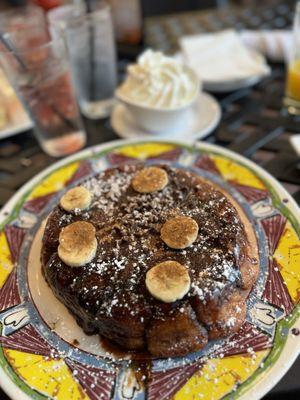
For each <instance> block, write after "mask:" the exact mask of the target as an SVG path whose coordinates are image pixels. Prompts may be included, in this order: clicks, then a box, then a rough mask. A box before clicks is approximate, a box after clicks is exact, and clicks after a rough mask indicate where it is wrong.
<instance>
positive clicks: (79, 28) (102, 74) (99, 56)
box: [50, 2, 117, 119]
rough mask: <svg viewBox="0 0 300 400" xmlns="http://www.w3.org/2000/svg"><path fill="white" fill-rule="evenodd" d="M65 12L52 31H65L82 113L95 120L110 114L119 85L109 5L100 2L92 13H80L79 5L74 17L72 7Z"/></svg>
mask: <svg viewBox="0 0 300 400" xmlns="http://www.w3.org/2000/svg"><path fill="white" fill-rule="evenodd" d="M76 14H77V15H76ZM65 15H66V18H65V21H64V22H65V23H64V24H63V23H62V17H61V16H60V18H58V19H57V22H55V19H54V18H53V19H52V21H50V24H51V28H50V30H51V31H53V27H54V28H55V27H56V29H58V30H60V31H63V32H64V37H65V40H66V44H67V48H68V53H69V58H70V61H71V69H72V73H73V79H74V83H75V90H76V93H77V98H78V101H79V105H80V109H81V112H82V113H83V114H84V115H85V116H86V117H88V118H92V119H97V118H103V117H107V116H108V115H109V114H110V112H111V109H112V106H113V98H114V91H115V88H116V84H117V70H116V49H115V40H114V32H113V23H112V17H111V10H110V7H109V5H108V4H107V3H105V2H100V3H99V4H98V6H97V8H96V10H95V11H93V12H92V13H88V14H87V13H85V12H82V13H81V15H78V8H77V9H76V10H74V13H73V16H72V15H71V13H70V9H69V10H67V11H66V14H65Z"/></svg>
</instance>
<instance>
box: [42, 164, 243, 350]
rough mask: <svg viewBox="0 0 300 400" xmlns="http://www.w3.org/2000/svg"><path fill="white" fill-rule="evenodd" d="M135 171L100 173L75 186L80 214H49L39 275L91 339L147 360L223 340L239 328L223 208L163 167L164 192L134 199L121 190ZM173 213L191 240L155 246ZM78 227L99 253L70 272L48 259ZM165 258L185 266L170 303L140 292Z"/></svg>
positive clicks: (236, 258)
mask: <svg viewBox="0 0 300 400" xmlns="http://www.w3.org/2000/svg"><path fill="white" fill-rule="evenodd" d="M142 167H144V166H143V165H130V166H129V165H127V166H123V167H119V168H114V169H109V170H107V171H105V172H103V173H101V174H99V175H97V176H95V177H93V178H91V179H89V180H88V181H86V182H85V183H83V186H85V187H86V188H87V189H89V190H90V191H91V192H92V194H93V202H92V205H91V207H90V208H89V210H87V211H82V212H78V213H74V214H71V213H68V212H66V211H64V210H63V209H62V208H61V207H60V206H59V205H58V206H56V207H55V208H54V210H53V211H52V213H51V214H50V216H49V218H48V221H47V225H46V229H45V233H44V237H43V247H42V253H41V260H42V269H43V273H44V276H45V278H46V280H47V282H48V284H49V285H50V287H51V288H52V290H53V291H54V293H55V295H56V296H57V297H58V298H59V299H60V300H61V301H62V302H63V303H64V304H65V305H66V306H67V308H68V309H69V311H71V313H72V314H73V315H74V316H75V318H76V320H77V322H78V323H79V325H81V326H82V327H83V329H84V331H85V332H86V333H90V334H92V333H100V334H101V335H103V336H104V337H106V338H108V339H110V340H112V341H114V342H115V343H117V344H119V345H120V346H121V347H123V348H125V349H133V350H139V349H147V348H148V350H149V351H150V352H151V353H152V354H153V355H154V356H173V355H183V354H186V353H188V352H190V351H194V350H197V349H200V348H202V347H204V346H205V345H206V343H207V340H208V339H207V338H208V336H210V332H211V336H212V337H216V335H215V334H214V332H216V331H217V332H220V336H222V335H224V336H225V335H227V334H229V333H231V332H233V331H236V330H237V329H238V328H239V327H240V326H241V324H242V323H243V321H244V318H245V300H244V298H243V296H242V295H241V294H240V293H242V290H241V286H242V285H241V274H240V270H239V266H240V263H241V260H242V259H243V258H245V254H246V250H247V246H248V241H247V235H246V233H245V229H244V226H243V223H242V222H241V220H240V217H239V215H238V213H237V211H236V209H235V208H234V206H233V205H232V204H231V203H230V201H229V200H228V199H227V198H226V197H225V196H224V195H223V194H222V193H221V192H220V191H218V190H217V189H216V187H214V186H213V185H211V184H208V183H207V182H204V181H203V180H201V179H200V178H199V177H198V176H196V175H195V174H193V173H190V172H187V171H185V170H180V169H175V168H171V167H169V166H165V165H163V166H160V167H161V168H164V169H165V170H166V172H167V174H168V177H169V184H168V185H167V186H166V187H165V188H164V189H163V190H162V191H159V192H155V193H150V194H140V193H137V192H135V191H134V190H133V188H132V187H131V185H130V182H131V179H132V177H133V176H134V174H135V173H136V171H137V170H139V169H141V168H142ZM178 214H180V215H188V216H190V217H192V218H193V219H194V220H195V221H197V223H198V226H199V234H198V237H197V240H196V241H195V242H194V243H193V244H192V245H191V246H190V247H188V248H186V249H184V250H173V249H170V248H168V247H167V245H166V244H165V243H164V242H163V241H162V240H161V238H160V229H161V226H162V225H163V223H164V222H165V221H166V220H167V219H168V218H170V217H172V216H175V215H178ZM80 220H84V221H89V222H91V223H92V224H93V225H94V226H95V228H96V237H97V241H98V249H97V255H96V257H95V259H94V260H93V261H92V262H91V263H89V264H87V265H85V266H83V267H73V268H72V267H70V266H67V265H66V264H64V263H63V262H62V261H61V260H60V259H59V257H58V255H57V246H58V236H59V232H60V230H61V229H62V228H63V227H64V226H66V225H69V224H70V223H72V222H75V221H80ZM166 260H175V261H178V262H179V263H181V264H183V265H185V266H186V267H187V268H188V270H189V273H190V277H191V282H192V285H191V289H190V291H189V293H188V294H187V295H186V296H185V297H184V298H183V299H182V300H180V301H176V302H174V303H171V304H166V303H163V302H161V301H159V300H156V299H155V298H153V297H152V296H151V295H150V293H149V292H148V291H147V289H146V286H145V275H146V272H147V270H148V269H149V268H151V267H153V266H154V265H156V264H157V263H159V262H162V261H166ZM227 310H228V312H227ZM224 315H225V316H224ZM208 316H209V318H208ZM219 317H220V318H219ZM218 318H219V320H218ZM226 318H227V319H226ZM228 321H229V322H228ZM227 322H228V323H227ZM174 327H175V328H174ZM150 344H151V345H150Z"/></svg>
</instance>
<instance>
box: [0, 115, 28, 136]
mask: <svg viewBox="0 0 300 400" xmlns="http://www.w3.org/2000/svg"><path fill="white" fill-rule="evenodd" d="M31 128H33V123H32V121H31V120H30V119H29V118H28V117H26V118H24V119H23V121H22V122H19V123H14V124H13V123H9V124H7V125H5V127H4V128H3V129H0V140H1V139H4V138H8V137H10V136H13V135H17V134H18V133H21V132H24V131H27V130H28V129H31Z"/></svg>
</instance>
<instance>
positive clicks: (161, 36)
mask: <svg viewBox="0 0 300 400" xmlns="http://www.w3.org/2000/svg"><path fill="white" fill-rule="evenodd" d="M293 7H294V2H293V1H291V2H289V1H285V2H284V3H277V5H276V6H274V7H272V8H270V7H269V6H268V7H259V11H258V8H257V9H250V8H247V9H246V8H238V7H237V8H233V7H231V8H230V9H226V8H225V9H221V10H218V11H216V10H214V11H205V12H193V13H184V14H178V15H172V16H164V17H155V18H149V19H148V20H147V21H146V24H145V34H146V43H147V44H149V45H151V46H152V47H154V48H161V49H163V50H164V51H168V52H173V51H176V49H177V40H178V37H179V36H181V35H183V34H186V33H189V34H190V33H197V32H202V31H214V30H219V29H223V28H226V27H229V26H231V27H232V26H234V27H236V28H237V29H243V28H251V29H256V28H257V27H258V26H259V27H260V28H261V27H263V28H284V27H287V26H290V24H291V21H292V11H293ZM139 51H140V49H139V48H124V47H123V48H121V49H120V52H119V54H121V56H122V58H121V61H120V62H119V68H120V75H121V76H122V74H123V73H124V69H125V67H126V65H127V63H128V61H130V59H134V58H135V57H136V55H137V53H138V52H139ZM283 92H284V67H283V65H281V64H276V65H272V73H271V75H270V76H269V77H268V78H266V79H264V80H263V81H262V82H260V83H259V84H258V85H256V86H255V87H253V88H249V89H242V90H239V91H236V92H233V93H227V94H223V95H219V96H217V98H218V100H219V102H220V104H221V107H222V112H223V116H222V120H221V123H220V125H219V126H218V127H217V128H216V130H215V131H214V132H212V133H211V134H210V135H209V136H208V137H207V138H206V139H205V141H207V142H210V143H215V144H218V145H222V146H225V147H227V148H229V149H231V150H234V151H236V152H238V153H240V154H242V155H244V156H246V157H248V158H250V159H252V160H253V161H254V162H255V163H257V164H259V165H261V166H262V167H263V168H265V169H266V170H267V171H268V172H270V173H271V174H272V175H273V176H275V177H276V178H277V179H278V180H279V181H280V182H281V183H282V185H283V186H284V187H285V188H286V189H287V190H288V191H289V192H290V193H291V195H292V196H293V197H294V199H295V200H296V201H297V202H298V204H299V203H300V170H299V168H300V160H299V157H297V155H296V153H295V151H294V150H293V148H292V146H291V145H290V142H289V138H290V137H291V135H293V134H295V133H299V132H300V118H299V117H298V118H297V117H290V116H288V115H287V113H286V112H285V111H284V110H283V109H282V96H283ZM84 122H85V126H86V131H87V133H88V143H87V146H91V145H94V144H99V143H102V142H106V141H109V140H115V139H117V136H116V134H115V132H114V131H113V130H112V128H111V126H110V123H109V120H102V121H89V120H85V121H84ZM0 139H1V138H0ZM55 161H56V160H55V159H54V158H51V157H49V156H47V155H46V154H44V153H43V152H42V151H41V149H40V148H39V146H38V144H37V142H36V140H35V139H34V137H33V134H32V132H31V131H28V132H24V133H22V134H21V135H18V136H15V137H12V138H10V139H6V140H2V141H1V140H0V207H1V206H2V205H3V204H5V203H6V201H7V200H8V199H9V198H10V197H11V196H12V195H13V194H14V193H15V192H16V191H17V190H18V189H19V188H20V187H21V186H22V185H23V184H24V183H25V182H27V181H28V180H29V179H30V178H31V177H33V176H34V175H36V174H37V173H38V172H40V171H41V170H42V169H43V168H45V167H47V166H48V165H50V164H51V163H53V162H55ZM299 376H300V358H298V360H297V361H296V362H295V364H294V366H293V367H292V368H291V369H290V370H289V372H288V373H287V374H286V376H285V377H284V378H283V379H282V380H281V381H280V383H279V384H277V385H276V386H275V388H273V390H272V391H271V392H270V393H269V394H268V395H266V396H265V399H281V398H282V399H283V398H286V397H288V398H289V399H296V398H300V380H299ZM0 399H1V400H2V399H5V400H6V399H8V398H7V396H5V394H4V393H3V392H2V391H1V389H0Z"/></svg>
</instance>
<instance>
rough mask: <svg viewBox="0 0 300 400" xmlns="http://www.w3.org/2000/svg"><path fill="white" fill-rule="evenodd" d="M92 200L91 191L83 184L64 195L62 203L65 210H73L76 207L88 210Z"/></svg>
mask: <svg viewBox="0 0 300 400" xmlns="http://www.w3.org/2000/svg"><path fill="white" fill-rule="evenodd" d="M91 201H92V196H91V193H90V192H89V191H88V190H87V189H86V188H85V187H83V186H76V187H74V188H72V189H70V190H68V191H67V193H65V194H64V195H63V196H62V198H61V199H60V205H61V206H62V208H63V209H64V210H66V211H69V212H71V211H74V210H76V209H79V210H86V209H87V208H88V207H89V206H90V205H91Z"/></svg>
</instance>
